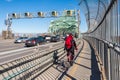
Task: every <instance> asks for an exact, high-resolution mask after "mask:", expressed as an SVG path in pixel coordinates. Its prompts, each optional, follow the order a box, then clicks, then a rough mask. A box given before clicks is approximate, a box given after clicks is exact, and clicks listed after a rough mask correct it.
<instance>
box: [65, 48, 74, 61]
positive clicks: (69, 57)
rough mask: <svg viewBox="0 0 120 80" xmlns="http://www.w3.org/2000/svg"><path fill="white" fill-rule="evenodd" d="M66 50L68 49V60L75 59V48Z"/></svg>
mask: <svg viewBox="0 0 120 80" xmlns="http://www.w3.org/2000/svg"><path fill="white" fill-rule="evenodd" d="M66 51H67V58H68V61H71V60H73V58H74V48H70V49H67V50H66Z"/></svg>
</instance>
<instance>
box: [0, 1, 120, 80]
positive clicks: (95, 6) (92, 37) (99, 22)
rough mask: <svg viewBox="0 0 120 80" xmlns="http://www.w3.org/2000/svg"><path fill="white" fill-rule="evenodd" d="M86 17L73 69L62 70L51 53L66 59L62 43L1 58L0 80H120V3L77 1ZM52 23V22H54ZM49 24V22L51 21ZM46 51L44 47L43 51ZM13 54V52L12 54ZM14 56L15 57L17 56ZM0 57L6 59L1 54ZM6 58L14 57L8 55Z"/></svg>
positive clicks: (78, 41)
mask: <svg viewBox="0 0 120 80" xmlns="http://www.w3.org/2000/svg"><path fill="white" fill-rule="evenodd" d="M78 6H79V7H80V8H82V9H83V11H84V13H85V15H86V21H87V24H88V31H87V32H86V33H82V36H83V39H78V40H77V45H78V52H76V55H75V56H76V57H75V61H74V64H73V66H71V67H70V68H69V69H68V70H65V71H61V70H60V69H59V66H57V65H54V64H53V63H52V62H53V54H54V52H56V51H57V52H58V53H57V55H58V56H59V60H61V59H64V58H65V55H66V54H65V53H64V50H63V49H64V48H63V44H62V43H60V44H56V45H54V46H53V47H51V49H49V48H48V50H45V51H44V50H43V51H41V50H40V48H39V47H35V51H34V50H32V49H30V50H32V51H34V52H31V53H32V54H31V55H24V56H20V57H17V58H12V59H10V60H8V59H3V58H0V59H1V60H0V61H2V62H1V64H0V78H1V79H2V80H10V79H13V80H16V79H17V80H30V79H31V80H35V79H36V80H120V16H119V15H120V0H79V1H78ZM53 22H54V21H53ZM51 24H52V22H51ZM45 49H46V48H45ZM13 53H16V52H15V51H14V52H13ZM16 55H17V54H16ZM0 56H2V57H4V56H5V58H7V57H8V56H6V54H4V55H2V54H1V55H0ZM9 56H13V57H14V56H15V54H14V55H13V54H12V55H9Z"/></svg>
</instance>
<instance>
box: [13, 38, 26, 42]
mask: <svg viewBox="0 0 120 80" xmlns="http://www.w3.org/2000/svg"><path fill="white" fill-rule="evenodd" d="M27 39H28V37H19V38H17V39H16V40H15V41H14V43H24V42H25V41H26V40H27Z"/></svg>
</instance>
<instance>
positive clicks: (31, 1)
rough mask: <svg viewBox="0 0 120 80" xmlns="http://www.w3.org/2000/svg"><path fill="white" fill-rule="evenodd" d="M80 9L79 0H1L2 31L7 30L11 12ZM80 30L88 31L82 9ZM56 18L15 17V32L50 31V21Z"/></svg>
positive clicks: (0, 18) (12, 28) (12, 27)
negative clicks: (6, 22)
mask: <svg viewBox="0 0 120 80" xmlns="http://www.w3.org/2000/svg"><path fill="white" fill-rule="evenodd" d="M74 9H80V7H79V6H78V0H0V32H2V30H6V25H5V22H4V21H5V19H6V15H7V14H10V13H25V12H31V13H37V12H39V11H42V12H51V11H58V12H59V11H64V10H74ZM80 18H81V25H80V31H81V32H86V31H87V25H86V20H85V17H84V14H83V12H82V10H80ZM54 19H55V18H32V19H13V20H12V25H11V30H12V32H13V33H44V32H47V31H48V28H49V25H50V21H51V20H54Z"/></svg>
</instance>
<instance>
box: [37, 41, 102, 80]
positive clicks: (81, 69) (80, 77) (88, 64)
mask: <svg viewBox="0 0 120 80" xmlns="http://www.w3.org/2000/svg"><path fill="white" fill-rule="evenodd" d="M56 67H57V66H56V65H53V66H52V67H50V68H49V69H48V70H46V71H45V72H43V73H42V74H40V75H39V76H37V77H36V78H35V80H96V79H97V80H100V71H99V69H98V66H97V61H96V58H95V55H94V51H93V50H92V49H91V47H90V45H89V44H88V42H86V41H84V46H83V49H82V50H81V52H80V54H79V55H78V56H77V58H76V60H75V61H74V64H73V66H72V67H70V68H69V69H68V70H67V71H61V70H58V69H57V68H56Z"/></svg>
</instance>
